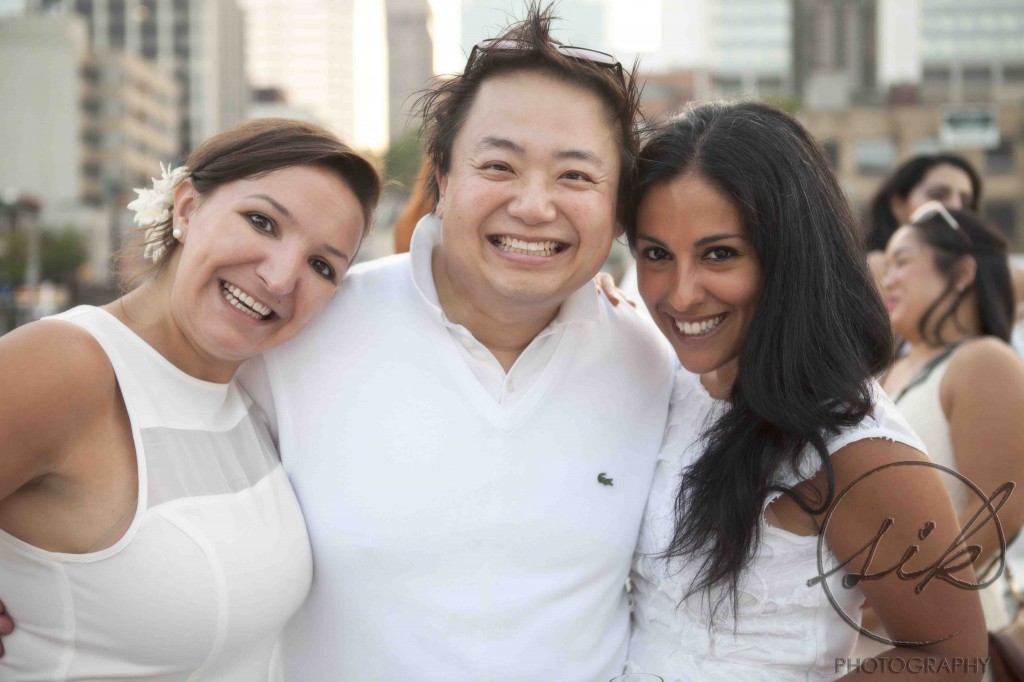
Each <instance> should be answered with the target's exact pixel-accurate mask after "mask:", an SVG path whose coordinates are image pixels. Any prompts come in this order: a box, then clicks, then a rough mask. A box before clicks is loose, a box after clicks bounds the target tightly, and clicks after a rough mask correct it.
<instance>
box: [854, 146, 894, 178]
mask: <svg viewBox="0 0 1024 682" xmlns="http://www.w3.org/2000/svg"><path fill="white" fill-rule="evenodd" d="M853 158H854V163H855V164H856V166H857V172H858V173H860V174H861V175H885V174H886V173H888V172H889V171H890V170H892V168H893V167H894V166H895V165H896V145H895V144H893V141H892V140H890V139H889V138H887V137H871V138H863V139H860V140H854V141H853Z"/></svg>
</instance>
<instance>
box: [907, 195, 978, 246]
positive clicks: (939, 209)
mask: <svg viewBox="0 0 1024 682" xmlns="http://www.w3.org/2000/svg"><path fill="white" fill-rule="evenodd" d="M936 216H938V217H940V218H942V221H943V222H944V223H946V225H948V226H949V228H950V229H951V230H953V231H954V232H956V233H957V234H959V235H960V237H961V238H962V239H963V240H964V241H966V242H967V243H968V244H971V243H972V242H971V238H970V237H969V236H967V233H966V232H965V231H964V228H962V227H960V223H958V222H957V221H956V218H954V217H953V214H952V213H950V212H949V209H947V208H946V207H945V206H943V205H942V202H941V201H926V202H925V203H923V204H921V205H920V206H918V207H917V209H916V210H915V211H914V212H913V213H912V214H911V216H910V224H911V225H921V224H922V223H926V222H928V221H929V220H931V219H932V218H934V217H936Z"/></svg>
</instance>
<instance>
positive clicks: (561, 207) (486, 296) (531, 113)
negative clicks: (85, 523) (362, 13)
mask: <svg viewBox="0 0 1024 682" xmlns="http://www.w3.org/2000/svg"><path fill="white" fill-rule="evenodd" d="M550 21H551V17H550V14H549V13H548V12H541V11H537V10H536V9H534V10H531V12H530V16H529V17H528V18H527V19H526V20H525V21H523V22H521V23H519V24H516V25H513V26H512V27H511V28H509V29H508V30H507V31H506V32H505V33H504V34H503V35H502V36H501V37H500V38H498V39H496V40H492V41H484V43H481V44H480V45H479V46H477V48H476V49H474V50H473V53H472V54H471V55H470V59H469V62H468V63H467V65H466V69H465V71H464V73H463V74H462V75H461V76H458V77H455V78H453V79H451V80H448V81H445V82H444V83H442V84H441V85H440V86H439V88H438V89H436V90H434V91H433V92H431V94H430V95H428V96H427V97H426V98H425V100H424V103H423V112H422V113H423V115H424V121H425V137H426V143H427V148H428V153H429V155H430V158H431V161H432V163H433V165H434V167H435V168H436V169H437V175H436V177H435V178H434V188H433V190H434V191H435V195H436V199H437V210H436V214H434V215H430V216H427V217H426V218H424V219H423V221H421V223H420V225H419V226H418V227H417V229H416V232H415V235H414V237H413V242H412V249H411V253H410V254H407V255H403V256H394V257H391V258H386V259H383V260H380V261H375V262H373V263H370V264H367V265H365V266H361V267H359V268H355V269H353V271H352V272H351V274H350V275H349V277H348V278H347V280H346V281H345V283H344V284H343V285H342V287H341V289H340V291H339V293H338V295H337V296H336V297H335V299H334V300H333V301H332V303H331V305H330V307H329V308H328V309H327V310H326V311H325V312H324V313H323V314H322V315H321V317H320V318H319V319H318V320H317V322H315V323H314V324H313V325H312V326H311V327H310V328H309V329H308V330H307V332H306V333H305V334H304V335H303V336H302V337H301V338H300V339H297V340H296V342H294V343H292V344H289V345H288V346H286V347H283V348H282V349H280V352H274V353H271V354H268V355H267V356H266V358H265V368H266V372H265V374H264V373H262V372H261V368H260V367H250V368H249V369H250V381H251V384H252V387H253V391H254V393H255V394H257V395H262V396H263V398H262V401H263V402H264V403H265V404H267V406H268V407H269V408H270V409H272V410H274V411H275V412H276V415H277V422H278V429H279V434H280V437H279V444H280V448H281V455H282V459H283V462H284V466H285V467H286V469H287V470H288V472H289V475H290V477H291V480H292V483H293V485H294V486H295V490H296V493H297V495H298V497H299V501H300V503H301V505H302V508H303V513H304V515H305V518H306V523H307V527H308V529H309V533H310V538H311V541H312V545H313V554H314V561H315V568H314V582H313V589H312V593H311V597H310V599H309V600H308V602H307V604H306V605H305V607H304V608H303V610H302V611H301V612H300V613H299V615H298V616H297V617H296V618H295V619H294V621H293V623H292V624H291V626H290V628H289V631H288V632H287V634H286V638H285V641H284V652H283V653H284V656H285V660H286V667H287V669H288V674H289V679H294V680H322V679H323V680H326V679H344V680H354V679H372V680H403V681H408V680H441V679H443V680H467V681H468V680H474V681H478V680H491V681H504V680H509V681H512V680H516V681H520V680H542V679H543V680H548V679H558V680H562V681H566V680H581V681H582V680H587V681H591V680H607V679H609V678H611V677H613V676H615V675H618V674H621V672H622V666H623V662H624V659H625V654H626V644H627V641H628V631H629V612H628V606H627V598H626V593H625V590H624V585H625V580H626V576H627V574H628V570H629V564H630V560H631V557H632V553H633V549H634V547H635V545H636V539H637V533H638V529H639V524H640V517H641V513H642V511H643V508H644V503H645V501H646V496H647V491H648V487H649V485H650V481H651V478H652V473H653V467H654V462H655V458H656V455H657V452H658V449H659V446H660V444H661V441H662V435H663V431H664V428H665V420H666V415H667V406H668V399H669V393H670V390H671V379H672V368H673V362H674V360H673V358H672V356H671V352H670V350H669V349H668V348H667V346H665V345H664V344H663V342H662V341H661V340H660V339H659V337H658V335H657V333H656V332H655V331H654V330H653V328H652V327H651V326H650V325H649V323H646V322H644V321H643V320H642V319H641V318H640V316H638V315H636V314H635V312H634V311H633V310H632V309H631V308H629V307H628V306H620V307H619V308H613V307H611V306H610V305H609V304H608V303H607V302H606V301H605V300H604V299H603V298H601V297H599V296H598V295H597V293H596V292H595V290H594V287H593V285H592V284H591V283H590V280H591V278H593V277H594V275H595V274H596V273H597V272H598V270H599V269H600V267H601V265H602V264H603V262H604V260H605V258H606V257H607V255H608V251H609V249H610V247H611V244H612V239H613V238H614V237H615V236H616V235H617V234H620V232H621V230H620V227H619V216H620V215H621V214H622V213H623V209H624V208H625V202H626V201H627V200H628V197H629V195H630V191H631V188H632V179H633V175H634V167H633V164H634V159H635V156H636V152H637V146H638V140H637V134H636V130H635V127H634V119H635V117H636V113H637V112H636V101H637V92H636V89H635V87H634V85H633V83H632V79H631V78H629V77H628V76H627V75H626V74H623V71H622V67H621V66H619V64H618V63H617V62H616V61H615V60H614V59H613V58H611V57H610V56H608V55H604V54H602V53H599V52H594V51H590V50H585V49H582V48H570V47H565V46H562V45H558V44H556V43H554V42H553V41H552V39H551V37H550V35H549V32H548V28H549V23H550ZM268 380H269V381H268ZM267 389H269V392H268V390H267ZM268 598H272V596H268Z"/></svg>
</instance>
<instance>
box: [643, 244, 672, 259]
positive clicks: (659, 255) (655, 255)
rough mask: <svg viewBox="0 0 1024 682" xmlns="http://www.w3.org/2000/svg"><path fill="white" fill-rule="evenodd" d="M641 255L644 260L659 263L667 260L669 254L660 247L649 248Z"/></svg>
mask: <svg viewBox="0 0 1024 682" xmlns="http://www.w3.org/2000/svg"><path fill="white" fill-rule="evenodd" d="M641 255H642V256H643V257H644V260H649V261H659V260H665V259H666V258H668V255H669V254H668V251H666V250H665V249H663V248H661V247H660V246H649V247H647V248H646V249H644V250H643V253H642V254H641Z"/></svg>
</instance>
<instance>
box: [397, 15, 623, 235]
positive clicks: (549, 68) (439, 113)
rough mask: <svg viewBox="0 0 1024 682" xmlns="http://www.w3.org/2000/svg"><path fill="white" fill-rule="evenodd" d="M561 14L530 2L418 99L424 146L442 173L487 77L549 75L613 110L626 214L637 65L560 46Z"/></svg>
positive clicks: (433, 187)
mask: <svg viewBox="0 0 1024 682" xmlns="http://www.w3.org/2000/svg"><path fill="white" fill-rule="evenodd" d="M556 19H557V17H555V16H554V14H553V7H552V6H551V5H548V6H547V7H541V5H540V3H539V2H531V3H530V4H529V6H528V8H527V16H526V18H525V19H523V20H522V21H519V22H516V23H514V24H512V25H510V26H508V27H507V28H506V29H505V30H504V31H503V32H502V33H501V34H500V35H498V36H497V37H496V38H495V39H493V40H492V41H489V43H488V44H487V45H486V46H483V47H481V46H477V48H475V49H474V50H473V53H472V54H471V55H470V60H469V61H468V62H467V63H466V68H465V70H464V71H463V73H461V74H459V75H457V76H453V77H449V78H441V79H438V81H437V83H436V85H435V86H434V87H432V88H431V89H430V90H428V91H427V92H426V93H425V94H424V95H423V96H422V97H420V99H419V101H418V102H417V109H418V112H419V114H420V116H421V117H422V120H423V128H422V130H421V133H420V135H421V137H422V140H423V144H424V151H425V153H426V155H427V156H428V158H429V160H430V162H431V165H432V166H433V167H434V168H435V169H436V170H437V171H438V172H439V173H440V174H441V175H447V174H448V172H449V171H450V170H451V164H452V147H453V146H454V143H455V138H456V136H457V135H458V134H459V131H460V130H462V126H463V125H464V124H465V122H466V117H467V116H468V114H469V110H470V108H471V107H472V106H473V101H474V99H475V98H476V94H477V92H479V90H480V87H481V86H482V85H483V83H484V82H485V81H487V80H488V79H490V78H494V77H496V76H501V75H505V74H508V73H513V72H517V71H531V72H537V73H543V74H546V75H549V76H551V77H553V78H555V79H557V80H559V81H561V82H563V83H565V84H567V85H570V86H574V87H578V88H582V89H584V90H587V91H589V92H592V93H594V94H595V95H596V96H597V97H598V98H599V99H600V100H601V103H602V104H603V105H604V107H605V109H606V111H607V112H608V118H609V120H610V122H611V124H612V126H613V127H614V128H615V130H616V132H617V133H618V135H617V136H616V146H617V147H618V150H619V163H620V169H619V187H618V201H617V206H618V210H617V214H618V217H619V218H620V219H621V218H623V217H624V216H626V215H628V214H629V205H630V201H631V200H632V194H633V186H634V177H635V171H636V159H637V156H638V153H639V148H640V137H639V133H638V123H639V119H640V89H639V87H638V86H637V84H636V83H637V81H636V77H635V76H636V66H635V65H634V66H633V68H632V69H630V70H629V71H624V70H623V69H622V67H621V66H619V65H618V64H617V63H616V64H615V66H614V68H610V65H609V64H607V63H602V62H597V61H592V60H590V59H586V58H585V57H583V56H580V55H581V54H584V53H581V52H573V51H571V50H563V49H560V47H561V44H560V43H559V42H558V41H556V40H555V39H554V38H552V36H551V23H552V21H554V20H556ZM510 46H514V49H510ZM574 55H575V56H574ZM427 183H428V184H427V190H428V191H429V192H430V194H431V195H432V196H433V197H434V200H435V202H436V201H437V200H438V199H439V198H440V190H439V187H438V185H437V179H436V177H435V176H434V175H433V174H432V175H431V177H429V178H428V179H427Z"/></svg>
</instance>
